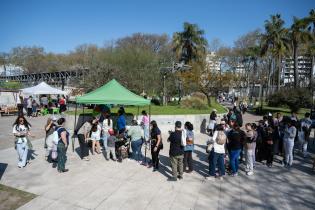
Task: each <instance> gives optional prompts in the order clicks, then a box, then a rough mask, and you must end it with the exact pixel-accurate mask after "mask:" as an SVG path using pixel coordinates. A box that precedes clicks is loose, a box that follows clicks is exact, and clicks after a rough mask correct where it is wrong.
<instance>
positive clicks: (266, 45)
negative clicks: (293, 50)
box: [261, 14, 289, 91]
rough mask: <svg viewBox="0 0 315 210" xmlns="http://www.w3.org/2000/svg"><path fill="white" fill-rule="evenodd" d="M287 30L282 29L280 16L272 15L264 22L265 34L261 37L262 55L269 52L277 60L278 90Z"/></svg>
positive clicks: (286, 47)
mask: <svg viewBox="0 0 315 210" xmlns="http://www.w3.org/2000/svg"><path fill="white" fill-rule="evenodd" d="M287 35H288V30H287V29H286V28H284V21H283V20H282V19H281V16H280V14H276V15H272V16H271V18H270V20H266V21H265V33H264V34H263V36H262V51H261V54H262V55H266V54H267V52H268V51H269V52H270V53H271V54H272V56H273V57H275V58H276V60H277V66H278V72H277V89H278V91H279V90H280V84H281V83H280V82H281V71H282V66H281V61H282V58H283V57H284V55H285V54H286V53H287V50H288V49H289V40H288V36H287Z"/></svg>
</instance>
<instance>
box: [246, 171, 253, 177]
mask: <svg viewBox="0 0 315 210" xmlns="http://www.w3.org/2000/svg"><path fill="white" fill-rule="evenodd" d="M246 174H247V176H251V175H254V172H253V171H249V172H247V173H246Z"/></svg>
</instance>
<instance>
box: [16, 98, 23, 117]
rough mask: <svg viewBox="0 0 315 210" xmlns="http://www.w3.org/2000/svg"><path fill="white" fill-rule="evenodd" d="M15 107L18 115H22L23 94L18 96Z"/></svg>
mask: <svg viewBox="0 0 315 210" xmlns="http://www.w3.org/2000/svg"><path fill="white" fill-rule="evenodd" d="M17 108H18V116H22V115H23V108H24V99H23V96H21V95H20V96H19V98H18V102H17Z"/></svg>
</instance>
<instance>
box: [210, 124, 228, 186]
mask: <svg viewBox="0 0 315 210" xmlns="http://www.w3.org/2000/svg"><path fill="white" fill-rule="evenodd" d="M212 139H213V149H212V151H211V152H210V157H209V177H207V179H208V180H214V178H215V176H216V174H215V169H216V166H217V165H218V168H219V177H218V178H219V179H220V180H221V179H222V177H223V176H225V166H224V155H225V144H226V140H227V136H226V134H225V132H224V127H223V122H222V124H221V123H220V124H219V125H218V126H217V129H216V130H215V132H214V134H213V137H212Z"/></svg>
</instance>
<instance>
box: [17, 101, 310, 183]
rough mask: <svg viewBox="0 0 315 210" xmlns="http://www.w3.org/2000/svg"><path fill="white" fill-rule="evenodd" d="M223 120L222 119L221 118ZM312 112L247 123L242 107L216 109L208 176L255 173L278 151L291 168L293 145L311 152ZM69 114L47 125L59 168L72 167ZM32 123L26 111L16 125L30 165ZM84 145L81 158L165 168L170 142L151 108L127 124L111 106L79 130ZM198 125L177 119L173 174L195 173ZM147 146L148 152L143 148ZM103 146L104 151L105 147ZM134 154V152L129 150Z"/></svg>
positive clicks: (21, 157)
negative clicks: (151, 115)
mask: <svg viewBox="0 0 315 210" xmlns="http://www.w3.org/2000/svg"><path fill="white" fill-rule="evenodd" d="M217 122H219V123H217ZM311 123H312V121H311V120H310V114H309V113H306V114H305V117H304V118H303V119H298V117H297V115H296V114H295V113H292V116H281V114H280V113H276V115H275V116H272V114H269V115H268V116H264V117H263V119H262V120H260V121H259V122H258V124H256V123H246V124H245V125H244V128H242V127H243V118H242V113H241V110H240V109H239V108H238V107H236V106H235V107H234V108H233V109H229V112H228V114H227V115H224V117H223V118H222V119H220V120H219V119H218V116H217V113H216V110H213V112H212V113H211V114H210V123H209V126H208V129H207V131H208V135H209V140H208V142H207V143H205V144H206V145H207V150H206V152H207V153H209V155H208V160H209V176H208V177H207V179H208V180H215V179H216V178H218V179H223V177H224V176H225V174H226V171H227V173H228V174H230V175H231V176H232V177H235V176H238V171H239V164H240V163H243V164H244V165H245V170H246V174H247V175H248V176H251V175H254V170H255V164H256V162H261V163H264V164H265V165H266V166H268V167H272V166H273V163H274V160H275V159H274V157H275V155H278V157H282V158H280V160H279V158H278V160H279V161H280V163H281V164H283V166H284V167H286V168H288V169H289V168H290V167H291V166H292V163H293V147H294V144H298V146H297V147H298V148H299V150H300V152H301V154H302V155H303V156H304V157H307V155H308V154H307V146H308V142H309V140H310V132H311ZM64 126H65V118H63V117H61V118H59V119H57V118H56V117H55V116H54V115H52V117H50V118H48V120H47V124H46V125H45V127H44V130H45V132H46V138H45V142H44V147H45V149H46V153H45V159H46V160H47V161H48V162H52V163H53V166H54V167H57V169H58V172H60V173H64V172H67V171H68V169H67V168H66V161H67V155H66V153H67V148H68V146H69V132H68V131H67V129H66V128H65V127H64ZM30 128H31V125H30V124H29V122H28V121H27V120H26V119H25V117H24V116H23V115H21V116H19V117H18V118H17V119H16V121H15V123H14V125H13V134H14V135H15V137H16V141H15V145H16V150H17V153H18V167H20V168H22V167H25V166H26V164H27V160H28V155H27V154H28V150H29V149H30V148H31V147H32V146H31V142H30V141H29V140H28V136H31V133H30ZM75 135H77V137H78V142H79V145H80V150H79V151H80V158H81V159H82V160H84V161H90V155H92V156H93V155H97V154H104V156H105V159H106V160H110V159H112V160H113V161H122V160H123V159H125V158H128V157H129V158H132V159H134V160H136V161H137V162H138V163H139V164H142V165H146V166H148V167H152V168H153V171H158V170H159V164H160V160H159V153H160V151H161V150H162V149H163V148H164V144H165V143H166V142H163V140H162V135H161V130H160V129H159V127H158V125H157V122H156V121H154V120H153V121H151V122H150V119H149V116H148V114H147V113H146V111H142V118H141V121H137V120H132V122H131V125H130V126H127V125H126V116H125V111H124V109H123V108H120V109H119V111H118V119H117V122H116V123H115V124H114V122H113V119H112V118H111V113H110V111H104V112H101V114H100V115H98V116H96V117H91V118H90V119H89V120H88V121H86V122H84V123H83V124H82V125H80V126H79V128H78V129H77V130H76V131H75ZM194 140H195V133H194V126H193V124H192V123H191V122H188V121H187V122H185V124H184V126H182V122H180V121H176V123H175V130H174V131H169V137H168V139H167V142H168V143H169V144H170V147H169V148H170V149H169V160H170V165H171V168H172V178H171V180H173V181H176V180H178V179H183V173H184V172H186V173H191V172H192V171H193V170H194V167H193V155H192V154H193V151H194ZM142 146H144V147H145V156H143V154H142ZM102 150H103V152H102ZM130 150H131V151H132V152H131V155H129V151H130ZM147 150H150V151H151V160H150V161H149V162H147V159H146V152H147Z"/></svg>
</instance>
